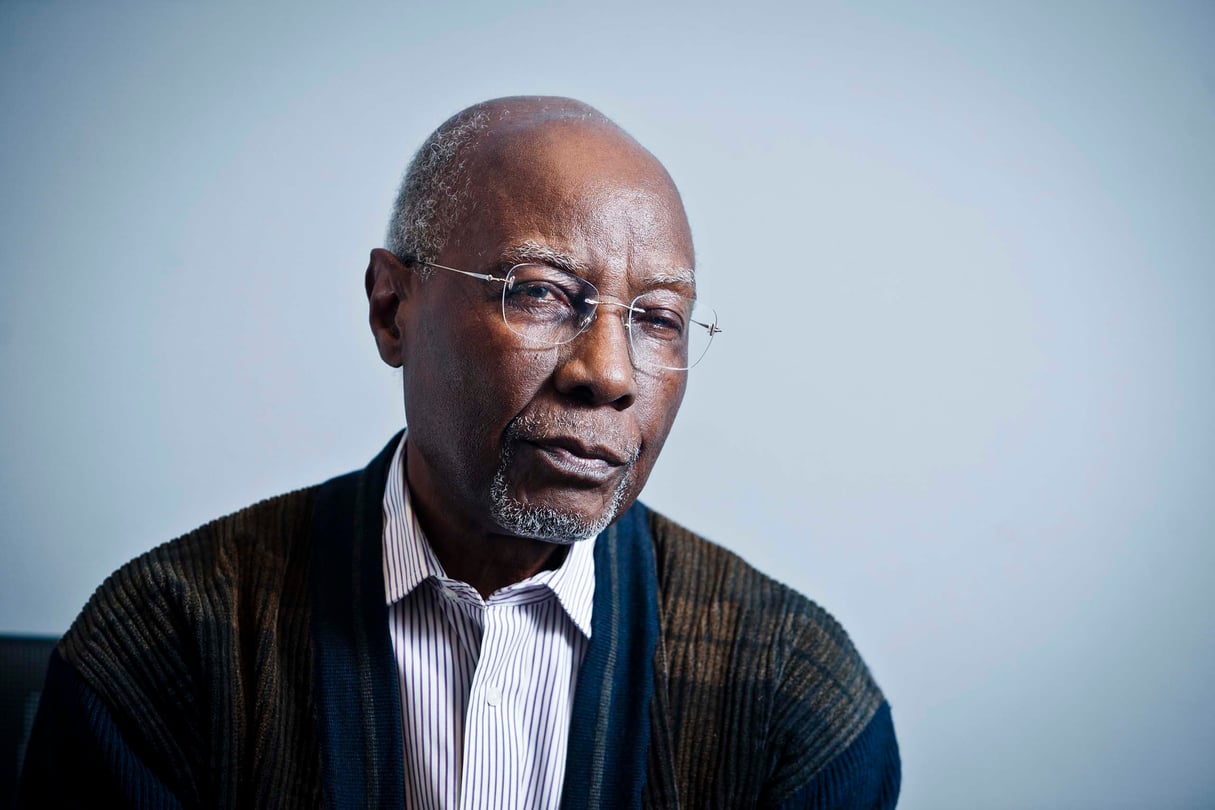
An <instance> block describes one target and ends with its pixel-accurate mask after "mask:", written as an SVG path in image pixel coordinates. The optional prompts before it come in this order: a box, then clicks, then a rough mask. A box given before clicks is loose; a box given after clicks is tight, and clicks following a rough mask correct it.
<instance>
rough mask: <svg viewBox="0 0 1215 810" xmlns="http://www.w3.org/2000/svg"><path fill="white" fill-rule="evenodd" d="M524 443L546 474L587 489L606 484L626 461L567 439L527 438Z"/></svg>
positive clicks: (610, 453)
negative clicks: (586, 486) (585, 486)
mask: <svg viewBox="0 0 1215 810" xmlns="http://www.w3.org/2000/svg"><path fill="white" fill-rule="evenodd" d="M524 444H525V446H527V447H528V448H530V449H532V450H533V451H534V454H533V458H534V459H535V461H536V462H537V463H538V465H539V467H540V469H541V470H544V472H546V473H547V474H548V475H552V476H555V477H557V478H560V479H563V480H566V481H569V482H571V483H579V484H585V485H588V486H600V485H602V484H604V483H607V482H608V481H610V480H611V479H613V478H615V477H616V476H617V475H618V473H619V472H620V470H621V469H622V468H625V467H626V466H627V465H628V464H629V461H630V459H629V458H628V457H627V456H623V455H622V454H620V453H618V452H616V451H613V450H610V449H608V448H605V447H599V446H594V445H585V444H583V443H581V442H578V441H576V440H571V439H569V438H567V437H559V438H544V439H530V440H527V441H525V442H524Z"/></svg>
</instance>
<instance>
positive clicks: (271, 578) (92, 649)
mask: <svg viewBox="0 0 1215 810" xmlns="http://www.w3.org/2000/svg"><path fill="white" fill-rule="evenodd" d="M315 490H316V488H315V487H312V488H308V489H302V490H297V491H295V492H291V493H288V494H285V495H280V496H278V497H274V498H269V499H267V500H264V501H261V502H259V503H256V504H254V505H252V506H249V507H246V508H244V509H241V510H240V511H238V512H234V513H232V514H230V515H226V516H224V517H221V518H218V519H216V520H213V521H211V522H210V523H207V524H205V525H203V526H201V527H199V528H197V529H195V530H194V531H192V532H189V533H188V534H185V535H183V536H181V537H179V538H177V539H175V540H171V541H169V542H167V543H163V544H161V545H160V546H157V547H156V548H154V549H152V550H150V551H147V552H145V553H144V554H141V555H140V556H138V557H136V558H135V559H133V560H131V561H130V562H128V563H127V564H125V565H123V566H122V567H121V568H119V569H118V570H117V571H115V572H114V573H113V574H111V575H110V576H109V577H108V578H107V579H106V580H105V582H103V583H102V584H101V585H100V586H99V587H98V588H97V590H96V591H94V593H93V595H92V596H91V597H90V599H89V601H88V602H87V603H86V605H85V606H84V608H83V609H82V610H81V612H80V615H79V616H78V617H77V619H76V621H75V622H74V623H73V624H72V626H71V628H70V629H69V630H68V632H67V634H66V635H65V636H64V638H63V640H62V641H61V642H60V652H61V654H62V655H63V657H64V659H65V660H67V661H68V662H69V663H71V664H72V665H74V666H75V667H76V668H77V669H79V670H80V671H81V673H82V675H84V676H85V678H86V680H92V678H90V675H93V676H96V677H100V676H101V671H102V670H105V669H107V668H109V667H112V666H114V665H116V664H118V663H120V662H121V657H122V656H123V655H124V653H125V652H126V651H127V650H140V651H141V652H144V653H150V652H152V651H155V650H157V649H163V648H165V647H167V646H172V645H174V644H177V645H178V646H183V647H184V646H191V645H194V646H197V645H196V643H195V642H197V640H198V637H199V636H202V635H206V634H207V632H208V628H209V627H211V626H212V625H214V624H216V623H228V624H230V623H231V620H232V619H233V617H234V615H235V612H236V610H237V609H238V606H239V603H240V602H241V601H242V597H245V598H249V599H252V600H253V601H258V596H259V593H260V595H261V596H262V597H267V596H270V595H271V593H272V592H275V591H279V590H281V587H282V583H283V579H284V578H285V577H286V576H288V575H289V572H290V571H291V570H292V569H293V568H297V567H298V568H301V569H302V568H303V567H305V566H306V564H307V561H306V557H307V554H306V553H304V552H305V548H306V546H307V537H308V528H309V525H310V522H311V517H312V505H313V501H314V498H315Z"/></svg>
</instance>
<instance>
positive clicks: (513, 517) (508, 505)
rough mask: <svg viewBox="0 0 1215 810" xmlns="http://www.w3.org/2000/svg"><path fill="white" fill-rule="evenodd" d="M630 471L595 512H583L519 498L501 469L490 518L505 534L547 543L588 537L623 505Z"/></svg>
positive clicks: (618, 511)
mask: <svg viewBox="0 0 1215 810" xmlns="http://www.w3.org/2000/svg"><path fill="white" fill-rule="evenodd" d="M631 480H632V470H630V471H629V473H627V474H625V475H624V476H622V477H621V479H620V483H619V484H617V485H616V488H615V489H614V490H613V491H612V495H611V497H610V498H609V499H608V500H607V501H606V502H604V503H603V505H602V507H601V508H600V509H599V510H598V511H597V512H583V511H579V510H576V509H566V508H561V507H557V506H550V505H547V504H543V503H529V502H525V501H522V500H520V499H519V498H518V497H517V496H516V495H515V494H514V493H512V492H511V488H510V485H509V484H508V483H507V480H506V475H505V472H504V471H503V470H499V471H498V473H497V474H496V475H495V476H494V481H493V484H492V486H491V487H490V493H489V496H490V517H491V518H492V519H493V521H494V522H495V523H496V524H497V525H498V526H499V527H500V528H501V529H502V530H503V531H505V532H506V533H507V534H513V535H517V536H519V537H530V538H532V539H534V540H544V541H546V542H549V543H561V544H566V545H568V544H570V543H576V542H577V541H579V540H589V539H590V538H592V537H595V536H596V535H598V534H599V533H600V532H601V531H603V530H604V529H606V528H607V527H608V526H609V525H610V524H611V523H612V521H613V520H615V519H616V517H617V516H618V515H619V514H620V513H621V512H622V511H623V508H624V507H625V506H626V503H625V501H626V500H627V493H628V490H629V484H630V482H631Z"/></svg>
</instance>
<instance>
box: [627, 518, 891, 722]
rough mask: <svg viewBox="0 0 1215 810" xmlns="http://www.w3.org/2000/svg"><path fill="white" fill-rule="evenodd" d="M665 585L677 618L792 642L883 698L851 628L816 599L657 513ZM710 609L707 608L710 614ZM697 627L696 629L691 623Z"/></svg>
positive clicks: (791, 649) (799, 651)
mask: <svg viewBox="0 0 1215 810" xmlns="http://www.w3.org/2000/svg"><path fill="white" fill-rule="evenodd" d="M649 520H650V531H651V534H652V536H653V538H654V546H655V552H656V561H657V568H658V578H659V591H660V593H661V599H662V600H663V602H664V608H666V610H665V613H666V614H667V616H668V618H669V619H670V620H674V621H689V622H695V624H696V625H699V626H701V627H702V629H706V628H705V626H706V625H708V624H709V623H710V622H711V623H712V624H714V625H721V624H723V623H724V624H725V625H727V626H729V627H731V628H733V629H735V630H737V631H739V632H742V631H744V630H745V631H746V633H747V638H750V639H754V640H762V641H763V642H780V643H782V644H785V645H787V649H786V650H785V653H786V655H788V656H798V655H811V656H812V657H813V658H814V659H815V660H816V661H817V663H818V664H819V665H820V666H823V667H825V668H828V669H830V670H832V671H840V672H849V673H851V676H852V677H859V678H860V679H861V681H862V682H863V683H862V684H858V686H862V685H863V686H864V687H865V688H864V689H860V690H859V691H858V694H860V693H865V692H867V691H868V690H869V689H870V688H871V689H872V690H873V692H874V696H875V697H877V698H879V699H880V692H878V691H877V687H876V684H873V683H872V679H870V678H869V677H868V671H867V669H866V668H865V665H864V661H863V660H862V659H861V656H860V653H858V652H857V650H856V648H855V647H854V646H853V644H852V642H851V640H850V639H849V637H848V634H847V632H845V630H844V628H843V627H842V626H841V625H840V623H839V622H838V621H836V620H835V618H834V617H833V616H832V615H831V614H830V613H828V612H827V611H826V610H825V609H823V608H822V607H821V606H820V605H818V604H817V603H816V602H814V601H813V600H811V599H809V598H807V597H806V596H804V595H802V594H800V593H798V592H797V591H795V590H794V589H793V588H790V587H789V586H787V585H785V584H783V583H781V582H779V581H777V580H776V579H774V578H772V577H770V576H768V575H767V574H764V573H762V572H760V571H759V570H757V569H756V568H754V567H753V566H752V565H750V564H749V563H747V562H746V561H745V560H743V559H742V557H740V556H739V555H737V554H735V553H734V552H732V551H730V550H728V549H726V548H723V547H722V546H719V545H717V544H716V543H714V542H712V541H710V540H707V539H705V538H704V537H701V536H700V535H698V534H696V533H694V532H692V531H690V530H689V529H687V528H685V527H683V526H681V525H679V524H678V523H676V522H675V521H673V520H671V519H670V518H667V517H665V516H663V515H661V514H659V513H657V512H654V511H652V510H651V511H650V517H649ZM706 611H707V613H706ZM689 629H691V628H689Z"/></svg>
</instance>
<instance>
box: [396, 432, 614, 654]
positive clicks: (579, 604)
mask: <svg viewBox="0 0 1215 810" xmlns="http://www.w3.org/2000/svg"><path fill="white" fill-rule="evenodd" d="M406 438H408V432H406V433H405V434H403V435H402V436H401V441H400V442H398V443H397V449H396V452H395V453H393V456H392V464H391V465H390V466H389V468H388V482H387V484H386V485H385V487H384V536H383V546H384V597H385V600H386V602H387V604H389V605H391V604H393V603H395V602H398V601H400V600H401V599H404V598H405V597H406V596H408V595H409V594H410V593H411V592H413V590H414V589H415V588H417V587H418V585H420V584H422V583H423V582H425V581H426V580H427V579H430V578H432V577H433V578H434V579H436V580H439V581H440V582H443V581H447V582H450V581H451V580H450V578H449V577H448V576H447V573H446V572H445V571H444V570H443V566H442V564H441V563H440V562H439V559H438V557H436V556H435V553H434V550H433V549H432V548H431V547H430V543H429V541H427V539H426V534H425V533H424V532H423V531H422V527H421V526H419V525H418V518H417V513H415V512H414V510H413V504H412V502H411V499H410V494H409V486H408V483H407V482H406V480H405V440H406ZM536 588H547V589H548V590H550V591H552V592H553V593H554V594H555V595H556V597H557V600H558V601H559V602H560V603H561V607H562V608H563V609H564V610H565V612H566V614H567V615H568V616H569V617H570V619H571V620H572V621H573V622H574V625H575V626H576V627H577V628H578V629H579V630H580V631H582V634H583V635H584V636H586V637H587V638H590V636H591V612H592V606H593V604H594V597H595V538H591V539H589V540H579V541H577V542H575V543H572V544H571V545H570V550H569V553H568V554H566V555H565V561H564V562H562V564H561V566H560V567H558V568H556V569H555V570H551V571H541V572H539V573H538V574H536V575H535V576H531V577H528V578H527V579H525V580H523V581H522V582H516V583H515V584H513V585H511V586H509V587H507V588H503V589H502V590H500V591H498V592H497V593H495V594H493V595H492V596H490V601H491V602H493V601H497V600H498V598H499V597H503V598H509V597H510V596H512V595H515V594H518V593H519V592H521V591H526V590H534V589H536Z"/></svg>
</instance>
